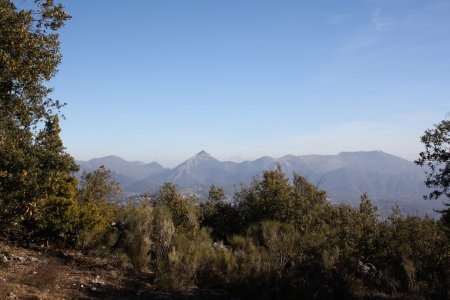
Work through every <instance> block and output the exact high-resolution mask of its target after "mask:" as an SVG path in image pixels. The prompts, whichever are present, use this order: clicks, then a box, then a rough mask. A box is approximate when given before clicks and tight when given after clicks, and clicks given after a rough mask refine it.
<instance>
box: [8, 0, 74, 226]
mask: <svg viewBox="0 0 450 300" xmlns="http://www.w3.org/2000/svg"><path fill="white" fill-rule="evenodd" d="M69 18H70V16H69V15H68V14H66V13H65V12H64V10H63V7H62V6H61V5H60V4H55V3H54V1H53V0H37V1H34V5H33V8H32V9H18V8H17V7H16V6H15V4H14V3H13V1H10V0H0V70H1V72H0V120H1V121H0V145H1V147H0V192H1V195H2V197H1V198H0V215H1V217H0V219H1V221H0V222H1V223H3V225H4V226H1V227H0V230H2V231H5V230H6V229H7V230H8V231H11V228H14V227H17V225H21V226H22V227H23V226H25V225H26V224H28V225H26V226H28V227H29V228H35V227H36V222H37V221H38V220H39V215H41V214H42V213H43V209H44V207H45V210H48V209H50V208H51V207H53V209H59V208H57V207H54V205H52V206H50V207H49V206H47V205H44V202H46V201H48V200H49V199H53V200H54V199H57V198H58V199H60V200H61V198H64V199H66V200H68V199H69V198H71V197H74V194H75V192H74V190H75V187H76V180H75V178H74V177H73V176H72V175H71V174H72V173H73V172H74V171H76V170H77V169H78V167H77V165H76V164H75V162H74V160H73V158H72V157H71V156H70V155H68V154H67V153H66V152H65V149H64V147H63V144H62V141H61V139H60V137H59V133H60V128H59V118H58V114H59V112H60V108H61V107H62V106H63V104H62V103H61V102H60V101H58V100H55V99H53V98H52V97H51V93H52V91H53V89H52V88H50V87H48V81H49V80H50V79H51V78H52V77H53V76H55V74H56V72H57V66H58V64H59V63H60V61H61V53H60V48H59V36H58V33H57V31H58V29H59V28H61V27H62V26H63V25H64V23H65V21H67V20H68V19H69ZM55 197H56V198H55ZM60 200H58V201H57V202H58V203H60V204H62V203H63V202H64V201H60ZM46 213H48V211H47V212H46ZM21 226H19V227H21ZM38 227H39V226H38Z"/></svg>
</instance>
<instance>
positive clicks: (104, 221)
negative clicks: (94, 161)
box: [77, 166, 121, 248]
mask: <svg viewBox="0 0 450 300" xmlns="http://www.w3.org/2000/svg"><path fill="white" fill-rule="evenodd" d="M120 193H121V188H120V185H119V184H118V183H117V182H116V181H115V180H114V178H113V175H112V172H111V170H109V169H107V168H105V166H100V168H98V169H97V170H95V171H93V172H89V173H87V172H84V173H83V175H82V176H81V187H80V188H79V190H78V202H79V206H80V213H79V220H78V224H77V233H78V246H80V247H82V248H85V247H91V246H95V245H96V243H97V242H99V241H100V240H101V238H102V237H103V235H104V233H105V232H106V230H107V229H108V227H109V225H110V224H111V222H112V221H113V220H114V218H115V214H116V211H115V206H114V203H113V202H112V200H114V199H115V198H116V197H117V196H118V195H119V194H120Z"/></svg>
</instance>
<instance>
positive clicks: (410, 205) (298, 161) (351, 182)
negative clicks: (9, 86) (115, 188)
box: [80, 150, 437, 214]
mask: <svg viewBox="0 0 450 300" xmlns="http://www.w3.org/2000/svg"><path fill="white" fill-rule="evenodd" d="M93 162H95V163H93ZM93 162H92V160H89V161H87V162H82V163H81V164H80V167H81V169H85V168H86V166H88V167H91V168H92V166H96V165H99V164H100V163H101V162H103V165H105V166H106V167H108V168H110V169H111V170H112V171H113V172H114V176H115V177H116V179H117V180H118V181H119V183H121V185H122V187H123V189H124V191H125V192H126V194H127V195H133V194H140V193H144V192H155V191H157V189H158V188H159V186H161V185H162V184H163V183H164V182H172V183H174V184H176V185H177V186H178V187H179V189H180V190H181V191H184V192H186V193H188V192H192V191H195V193H196V194H197V195H199V196H200V197H201V198H207V191H208V188H209V186H211V184H215V185H218V186H222V187H224V189H225V191H226V195H227V196H228V198H231V197H232V195H233V193H234V191H235V190H236V187H239V186H240V184H242V183H244V184H248V183H250V182H251V180H252V179H253V178H254V177H255V176H260V175H261V174H262V173H263V171H264V170H273V169H275V168H276V166H277V164H279V165H280V166H281V167H282V170H283V172H284V173H285V174H287V175H288V176H289V177H290V178H292V177H293V173H297V174H299V175H302V176H304V177H306V178H307V179H308V180H309V181H310V182H311V183H313V184H315V185H318V186H319V187H320V188H321V189H324V190H325V191H327V193H328V195H329V198H330V200H331V201H333V202H337V203H342V202H344V203H350V204H353V205H356V204H357V203H359V197H360V195H361V194H362V193H364V192H366V193H368V195H369V197H370V198H371V199H372V200H374V202H375V204H377V203H390V204H391V205H390V207H393V206H395V201H398V202H399V203H400V204H401V206H402V207H406V208H407V210H408V212H415V211H418V212H419V213H421V214H423V213H430V214H433V208H436V207H437V205H436V201H434V202H426V201H423V200H422V195H424V194H425V193H426V191H427V189H426V187H425V185H424V180H425V175H424V172H423V170H422V169H421V168H420V167H419V166H416V165H415V164H414V163H413V162H411V161H408V160H406V159H403V158H400V157H397V156H395V155H392V154H389V153H385V152H383V151H357V152H340V153H338V154H336V155H316V154H312V155H299V156H296V155H292V154H289V155H285V156H282V157H279V158H273V157H270V156H263V157H260V158H258V159H255V160H249V161H243V162H230V161H219V160H217V159H216V158H214V157H213V156H212V155H210V154H209V153H207V152H206V151H204V150H202V151H200V152H198V153H196V154H195V155H193V156H191V157H190V158H188V159H187V160H185V161H183V162H182V163H180V164H179V165H177V166H176V167H174V168H172V169H169V168H164V167H163V166H161V165H160V164H158V163H156V162H153V163H149V164H144V165H140V164H136V163H133V162H127V161H126V160H124V159H122V158H120V157H117V156H106V157H105V158H104V159H103V160H102V158H96V159H93ZM108 162H114V163H117V164H113V165H108ZM125 162H126V163H125ZM126 166H128V169H127V168H126ZM125 169H126V170H125ZM384 206H386V205H383V207H380V209H381V210H385V211H386V210H389V209H390V207H384Z"/></svg>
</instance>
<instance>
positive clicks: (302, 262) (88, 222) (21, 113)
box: [0, 0, 450, 299]
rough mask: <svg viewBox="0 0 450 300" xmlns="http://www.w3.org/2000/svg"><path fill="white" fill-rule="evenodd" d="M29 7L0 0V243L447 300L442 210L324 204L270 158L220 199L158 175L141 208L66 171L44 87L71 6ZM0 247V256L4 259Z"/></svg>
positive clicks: (202, 274)
mask: <svg viewBox="0 0 450 300" xmlns="http://www.w3.org/2000/svg"><path fill="white" fill-rule="evenodd" d="M35 5H36V7H37V9H36V10H35V11H31V10H21V11H18V10H17V9H16V8H15V7H14V4H13V3H12V2H11V1H9V0H0V54H1V55H0V69H1V70H2V72H1V74H0V193H1V194H0V195H1V196H0V237H1V239H2V240H3V241H5V243H10V244H13V243H16V244H21V245H26V246H27V247H29V248H31V247H34V246H36V245H42V246H41V247H46V248H47V249H54V248H59V249H78V250H79V251H83V252H84V253H88V254H89V255H92V256H97V257H108V258H110V259H111V260H112V261H113V263H114V265H115V268H117V269H120V270H121V271H122V272H123V274H127V276H130V277H133V278H136V277H137V278H142V280H147V281H148V283H149V284H151V286H152V287H156V288H158V289H160V290H163V291H169V292H173V293H175V292H176V293H181V294H183V293H188V292H189V293H192V291H195V290H197V291H198V290H212V291H216V293H217V295H220V296H222V297H235V296H237V297H240V298H263V299H264V298H270V299H272V298H274V299H293V298H306V299H308V298H316V299H317V298H318V299H333V298H334V299H336V298H355V299H369V298H370V299H372V298H385V299H386V298H387V299H400V298H403V299H406V298H416V299H425V298H434V299H448V298H449V296H450V295H449V290H450V289H449V285H450V228H449V227H448V211H446V212H445V214H444V217H446V218H447V219H445V220H447V222H443V221H442V220H440V221H436V220H433V219H430V218H420V217H417V216H404V215H402V214H401V213H400V210H399V208H398V207H394V208H393V210H392V214H391V215H390V217H389V218H387V219H380V218H379V217H378V215H377V209H376V207H375V206H374V205H373V204H372V202H371V201H370V199H369V197H368V196H367V195H362V197H361V203H360V206H359V207H358V208H354V207H351V206H348V205H333V204H331V203H330V202H328V201H327V196H326V193H325V192H324V191H321V190H319V189H318V188H317V187H316V186H313V185H311V184H310V183H308V181H307V180H306V179H305V178H303V177H302V176H299V175H295V176H294V179H293V181H292V182H291V181H289V179H288V177H287V176H286V174H284V173H283V172H282V170H281V168H280V167H278V168H277V169H276V170H271V171H269V170H268V171H265V172H264V173H263V174H262V176H261V177H256V178H255V179H254V181H253V182H252V183H251V184H249V185H242V186H241V187H240V188H239V189H238V190H237V191H236V193H235V196H234V201H232V202H226V201H225V200H224V195H223V189H221V188H220V187H216V186H212V187H211V189H210V194H209V199H208V200H209V201H207V202H206V203H204V204H199V203H203V201H198V200H199V199H197V198H196V197H191V196H189V197H188V196H184V195H182V194H180V193H179V192H178V191H177V189H176V187H175V186H174V185H173V184H171V183H166V184H164V185H163V186H162V187H161V188H160V191H159V192H158V193H157V194H156V195H152V196H151V197H145V199H146V200H145V201H143V202H142V203H140V204H139V205H132V204H129V205H126V206H119V205H117V202H115V201H114V200H115V199H116V197H117V195H118V194H119V193H120V188H119V186H118V185H117V183H116V182H115V181H114V180H113V177H112V174H111V172H110V171H109V170H107V169H106V168H104V167H101V168H100V169H98V170H96V171H94V172H92V173H84V174H83V175H82V177H81V181H80V182H79V183H78V180H77V179H76V177H75V176H74V172H76V171H77V169H78V168H77V166H76V164H75V162H74V159H73V158H72V157H71V156H70V155H68V154H67V153H66V152H65V150H64V147H63V144H62V141H61V139H60V137H59V133H60V128H59V117H58V115H59V108H60V107H61V106H62V105H61V103H59V102H58V101H56V100H53V99H51V98H50V97H49V93H50V92H51V89H50V88H48V87H47V86H46V81H48V80H50V79H51V78H52V77H53V76H54V74H55V72H56V66H57V65H58V63H59V61H60V58H61V57H60V54H59V43H58V35H57V34H56V30H57V29H58V28H60V27H61V26H62V25H63V24H64V21H66V20H67V19H68V18H69V16H68V15H66V14H65V13H64V11H63V10H62V7H61V6H60V5H55V4H54V3H53V1H50V0H47V1H35ZM422 158H423V159H424V160H427V159H428V156H425V155H422ZM447 161H448V158H447ZM421 163H423V162H422V161H421ZM439 178H441V177H439ZM446 182H447V183H448V181H446ZM432 183H433V184H434V182H432ZM444 185H445V184H444ZM447 187H448V185H447V186H445V187H444V188H445V190H444V191H439V193H441V194H442V193H444V194H445V193H446V192H447ZM445 195H447V194H445ZM443 219H444V218H443ZM2 251H3V250H2ZM0 254H2V259H3V260H4V261H7V260H8V259H9V257H12V256H11V255H9V254H7V253H6V251H3V252H1V253H0ZM3 267H4V265H3V262H2V261H0V268H3ZM49 274H50V273H49ZM52 280H53V279H52ZM35 285H36V286H40V285H42V282H38V283H36V284H35Z"/></svg>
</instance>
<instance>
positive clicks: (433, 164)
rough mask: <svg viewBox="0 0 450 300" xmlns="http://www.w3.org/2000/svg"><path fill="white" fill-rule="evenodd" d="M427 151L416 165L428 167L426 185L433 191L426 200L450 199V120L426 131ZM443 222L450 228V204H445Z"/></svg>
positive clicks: (425, 142) (425, 144)
mask: <svg viewBox="0 0 450 300" xmlns="http://www.w3.org/2000/svg"><path fill="white" fill-rule="evenodd" d="M420 139H421V141H422V143H423V144H424V146H425V150H424V151H423V152H420V154H419V159H418V160H416V161H415V162H416V164H418V165H420V166H424V165H425V166H427V171H425V173H426V175H427V179H426V181H425V184H426V186H427V187H429V188H431V189H433V190H432V191H431V192H430V193H429V194H428V195H425V196H424V197H425V199H438V198H439V197H441V196H443V197H444V198H446V200H448V199H449V198H450V120H443V121H441V122H440V123H439V124H436V125H435V126H434V128H432V129H428V130H426V131H425V134H424V135H423V136H422V137H421V138H420ZM445 206H446V207H447V208H446V209H444V210H442V221H443V222H444V223H445V224H447V226H448V227H450V203H448V202H447V203H445Z"/></svg>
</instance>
